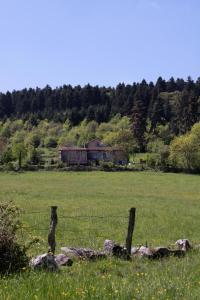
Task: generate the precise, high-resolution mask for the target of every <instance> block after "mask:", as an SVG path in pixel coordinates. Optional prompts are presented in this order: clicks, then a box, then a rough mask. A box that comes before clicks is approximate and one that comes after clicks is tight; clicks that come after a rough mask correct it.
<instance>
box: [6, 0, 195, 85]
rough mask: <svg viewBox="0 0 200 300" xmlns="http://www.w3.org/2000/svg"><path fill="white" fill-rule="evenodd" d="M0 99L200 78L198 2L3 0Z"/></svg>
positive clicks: (163, 0) (171, 0) (176, 0)
mask: <svg viewBox="0 0 200 300" xmlns="http://www.w3.org/2000/svg"><path fill="white" fill-rule="evenodd" d="M0 12H1V16H0V91H6V90H10V91H11V90H13V89H22V88H24V87H27V88H28V87H36V86H39V87H43V86H45V85H46V84H49V85H51V86H52V87H55V86H60V85H63V84H72V85H76V84H81V85H84V84H87V83H90V84H92V85H96V84H98V85H106V86H109V85H111V86H115V85H116V84H117V83H119V82H125V83H132V82H133V81H140V80H142V79H143V78H145V79H146V80H147V81H151V80H152V81H155V80H156V79H157V77H158V76H162V77H164V78H165V79H169V78H170V77H171V76H174V77H175V78H176V77H183V78H187V76H188V75H190V76H191V77H192V78H193V79H196V78H197V77H199V76H200V1H199V0H0Z"/></svg>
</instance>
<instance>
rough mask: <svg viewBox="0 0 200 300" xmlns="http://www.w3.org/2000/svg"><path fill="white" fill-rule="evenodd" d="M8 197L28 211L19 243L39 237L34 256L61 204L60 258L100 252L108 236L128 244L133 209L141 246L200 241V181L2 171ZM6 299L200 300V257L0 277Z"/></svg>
mask: <svg viewBox="0 0 200 300" xmlns="http://www.w3.org/2000/svg"><path fill="white" fill-rule="evenodd" d="M6 199H7V200H9V199H12V200H14V201H15V203H16V204H17V205H19V206H20V207H21V208H22V209H23V211H24V213H23V214H22V220H23V223H24V227H27V229H25V230H24V232H22V233H21V234H20V238H21V239H24V240H26V239H29V238H31V237H30V236H37V237H39V238H40V243H38V244H37V245H36V246H34V248H33V249H32V250H31V252H30V255H33V254H40V253H43V252H45V251H46V250H47V243H46V240H47V233H48V226H49V211H50V208H49V207H50V206H51V205H57V206H58V218H59V220H58V227H57V243H58V245H57V252H59V247H60V246H67V245H69V246H84V247H93V248H96V249H98V248H101V247H102V246H103V241H104V239H105V238H110V239H114V240H116V241H118V242H120V243H124V241H125V236H126V230H127V222H128V219H127V217H128V210H129V208H130V207H132V206H134V207H136V208H137V212H136V215H137V216H136V227H135V231H134V236H133V244H134V245H138V244H145V242H146V241H147V242H148V244H149V245H151V246H162V245H164V246H167V245H169V246H170V245H172V244H174V242H175V241H176V240H177V239H179V238H188V239H189V240H191V242H192V243H194V244H196V243H200V178H199V176H195V175H182V174H163V173H153V172H135V173H133V172H121V173H120V172H119V173H104V172H88V173H86V172H83V173H81V172H80V173H75V172H71V173H63V172H35V173H34V172H33V173H31V172H30V173H22V174H14V173H13V174H6V173H1V174H0V200H6ZM77 216H79V217H80V218H77ZM81 216H88V217H87V218H83V217H81ZM93 216H104V217H105V218H94V217H93ZM106 216H108V217H106ZM113 216H118V217H113ZM69 217H71V218H69ZM74 217H75V218H74ZM0 299H2V300H4V299H19V300H21V299H41V300H42V299H92V300H93V299H100V300H102V299H138V300H140V299H170V300H171V299H182V300H183V299H200V253H198V252H196V251H192V252H191V253H189V254H188V255H187V256H186V257H185V258H182V259H177V258H170V259H165V260H162V261H147V260H140V259H135V260H134V261H132V262H127V261H122V260H119V259H108V260H102V261H98V262H86V261H85V262H75V263H74V265H73V266H72V267H71V268H67V269H63V270H62V271H61V272H60V273H57V274H47V273H45V272H40V273H37V272H36V273H35V272H33V271H28V270H22V273H21V274H20V275H15V276H11V277H10V278H2V279H0Z"/></svg>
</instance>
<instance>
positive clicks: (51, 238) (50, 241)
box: [48, 206, 58, 254]
mask: <svg viewBox="0 0 200 300" xmlns="http://www.w3.org/2000/svg"><path fill="white" fill-rule="evenodd" d="M57 223H58V217H57V206H51V220H50V226H49V234H48V244H49V251H50V252H52V253H53V254H54V253H55V249H56V237H55V233H56V225H57Z"/></svg>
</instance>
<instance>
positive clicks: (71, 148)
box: [60, 147, 122, 152]
mask: <svg viewBox="0 0 200 300" xmlns="http://www.w3.org/2000/svg"><path fill="white" fill-rule="evenodd" d="M116 150H117V151H122V149H121V148H115V147H93V148H76V147H61V148H60V151H87V152H89V151H116Z"/></svg>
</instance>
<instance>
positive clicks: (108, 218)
mask: <svg viewBox="0 0 200 300" xmlns="http://www.w3.org/2000/svg"><path fill="white" fill-rule="evenodd" d="M23 216H24V217H25V218H26V217H27V219H28V220H27V222H24V223H23V225H22V227H21V228H22V231H23V232H21V237H22V238H26V236H27V235H33V234H36V235H37V234H39V235H40V238H41V239H40V241H39V244H41V245H43V246H48V235H49V232H50V222H51V221H52V220H51V214H50V211H49V209H47V210H46V211H36V210H33V211H24V212H23ZM30 216H33V218H34V221H33V220H32V219H31V220H30ZM57 218H58V224H57V226H56V245H57V246H58V247H59V246H66V244H69V243H72V244H73V245H77V244H79V245H80V244H81V243H83V245H84V246H86V245H88V246H91V245H93V246H94V245H97V246H99V245H100V243H101V244H102V241H103V240H105V239H108V238H110V239H115V238H118V239H121V240H123V241H124V240H125V234H126V231H127V225H128V214H127V215H123V214H116V215H115V214H107V215H106V214H100V215H97V214H94V215H92V214H86V215H81V214H78V215H68V214H67V212H66V211H62V210H61V212H59V213H58V216H57ZM32 221H33V222H32ZM31 223H33V224H31Z"/></svg>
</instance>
